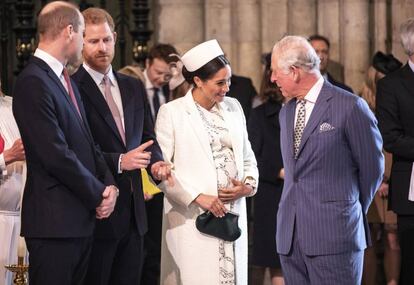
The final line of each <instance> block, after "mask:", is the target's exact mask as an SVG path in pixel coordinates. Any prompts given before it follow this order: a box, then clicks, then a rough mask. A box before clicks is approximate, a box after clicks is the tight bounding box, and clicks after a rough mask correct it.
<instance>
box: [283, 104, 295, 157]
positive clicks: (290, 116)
mask: <svg viewBox="0 0 414 285" xmlns="http://www.w3.org/2000/svg"><path fill="white" fill-rule="evenodd" d="M295 110H296V100H290V101H289V102H288V103H287V104H286V126H285V127H286V135H287V140H288V143H287V146H290V147H288V152H289V156H288V157H291V158H293V157H294V155H293V129H294V128H295Z"/></svg>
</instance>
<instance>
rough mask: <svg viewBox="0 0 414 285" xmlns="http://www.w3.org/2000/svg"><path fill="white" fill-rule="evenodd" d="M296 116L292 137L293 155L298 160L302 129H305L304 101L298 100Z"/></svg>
mask: <svg viewBox="0 0 414 285" xmlns="http://www.w3.org/2000/svg"><path fill="white" fill-rule="evenodd" d="M297 104H298V114H297V117H296V125H295V131H294V136H293V153H294V155H295V158H298V151H299V146H300V140H301V139H302V133H303V129H305V104H306V100H298V103H297Z"/></svg>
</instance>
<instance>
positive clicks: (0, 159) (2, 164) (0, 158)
mask: <svg viewBox="0 0 414 285" xmlns="http://www.w3.org/2000/svg"><path fill="white" fill-rule="evenodd" d="M0 170H1V171H2V172H3V171H4V170H6V161H4V152H3V153H1V154H0Z"/></svg>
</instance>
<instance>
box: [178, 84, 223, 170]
mask: <svg viewBox="0 0 414 285" xmlns="http://www.w3.org/2000/svg"><path fill="white" fill-rule="evenodd" d="M184 99H185V100H184V102H185V108H186V112H187V114H188V116H189V122H190V125H191V128H192V129H193V131H194V133H195V135H196V137H197V139H198V141H199V143H200V145H201V148H202V149H203V151H204V153H205V154H206V155H207V157H208V160H209V161H210V163H211V164H212V165H213V166H214V167H215V165H214V161H213V154H212V152H211V147H210V143H209V142H210V139H209V137H208V135H207V132H206V130H205V127H204V123H203V121H202V120H201V117H200V114H199V112H198V110H197V107H196V105H195V102H194V99H193V95H192V92H191V90H190V91H188V92H187V94H186V95H185V97H184Z"/></svg>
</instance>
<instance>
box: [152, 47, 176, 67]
mask: <svg viewBox="0 0 414 285" xmlns="http://www.w3.org/2000/svg"><path fill="white" fill-rule="evenodd" d="M171 54H178V53H177V50H176V49H175V47H173V46H172V45H170V44H161V43H159V44H155V45H153V46H152V47H151V49H150V50H149V52H148V60H149V62H150V64H151V63H152V61H153V60H154V58H158V59H161V60H163V61H165V62H166V63H171V62H176V61H177V58H176V57H175V56H170V55H171Z"/></svg>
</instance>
